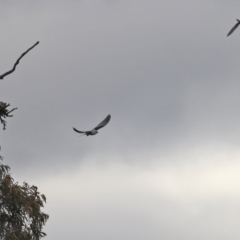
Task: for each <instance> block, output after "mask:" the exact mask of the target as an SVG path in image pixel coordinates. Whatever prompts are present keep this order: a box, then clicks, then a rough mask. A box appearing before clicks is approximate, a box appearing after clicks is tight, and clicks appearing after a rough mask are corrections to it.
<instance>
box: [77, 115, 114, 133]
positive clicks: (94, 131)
mask: <svg viewBox="0 0 240 240" xmlns="http://www.w3.org/2000/svg"><path fill="white" fill-rule="evenodd" d="M110 118H111V115H110V114H109V115H108V116H107V117H106V118H105V119H104V120H103V121H102V122H100V123H99V124H98V125H97V126H96V127H95V128H93V129H92V130H90V131H79V130H77V129H76V128H73V130H74V131H75V132H78V133H81V134H83V135H86V136H89V135H96V134H97V133H98V131H97V130H98V129H100V128H103V127H105V126H106V125H107V124H108V122H109V121H110Z"/></svg>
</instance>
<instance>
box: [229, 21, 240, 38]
mask: <svg viewBox="0 0 240 240" xmlns="http://www.w3.org/2000/svg"><path fill="white" fill-rule="evenodd" d="M239 24H240V22H239V21H238V22H237V23H236V24H235V25H234V26H233V28H232V29H231V30H230V32H229V33H228V35H227V37H228V36H229V35H231V34H232V33H233V32H234V31H235V30H236V28H237V27H238V26H239Z"/></svg>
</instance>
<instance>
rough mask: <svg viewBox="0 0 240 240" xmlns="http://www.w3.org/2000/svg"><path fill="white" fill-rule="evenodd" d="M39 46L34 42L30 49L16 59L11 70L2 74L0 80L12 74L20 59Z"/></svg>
mask: <svg viewBox="0 0 240 240" xmlns="http://www.w3.org/2000/svg"><path fill="white" fill-rule="evenodd" d="M38 44H39V42H36V43H35V44H34V45H33V46H32V47H30V48H29V49H28V50H27V51H26V52H24V53H22V55H21V56H20V57H19V58H18V60H17V61H16V62H15V64H14V66H13V68H12V70H10V71H8V72H5V73H4V74H2V75H0V79H3V78H4V77H5V76H7V75H9V74H11V73H12V72H14V71H15V69H16V67H17V65H18V64H19V61H20V60H21V58H22V57H23V56H24V55H26V54H27V53H28V52H29V51H30V50H31V49H33V48H34V47H35V46H37V45H38Z"/></svg>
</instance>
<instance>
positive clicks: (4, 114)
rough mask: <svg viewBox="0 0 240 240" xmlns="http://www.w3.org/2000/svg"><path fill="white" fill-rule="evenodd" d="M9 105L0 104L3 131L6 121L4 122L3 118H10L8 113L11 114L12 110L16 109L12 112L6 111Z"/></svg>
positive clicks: (0, 119)
mask: <svg viewBox="0 0 240 240" xmlns="http://www.w3.org/2000/svg"><path fill="white" fill-rule="evenodd" d="M9 106H10V104H9V103H8V104H7V103H4V102H0V121H1V123H2V124H3V130H5V129H6V125H7V122H6V120H4V119H3V118H6V117H12V116H13V115H9V113H11V112H13V111H14V110H16V109H17V108H13V109H12V110H10V111H9V110H8V109H7V107H9Z"/></svg>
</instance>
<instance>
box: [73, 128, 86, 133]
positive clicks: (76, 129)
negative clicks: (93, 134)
mask: <svg viewBox="0 0 240 240" xmlns="http://www.w3.org/2000/svg"><path fill="white" fill-rule="evenodd" d="M73 130H74V131H75V132H78V133H86V132H83V131H79V130H77V129H76V128H73Z"/></svg>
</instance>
